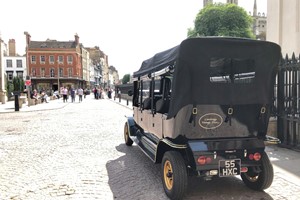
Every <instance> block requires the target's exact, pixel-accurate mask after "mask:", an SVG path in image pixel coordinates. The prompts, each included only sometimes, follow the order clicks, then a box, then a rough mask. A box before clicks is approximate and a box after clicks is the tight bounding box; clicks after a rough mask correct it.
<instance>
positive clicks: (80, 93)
mask: <svg viewBox="0 0 300 200" xmlns="http://www.w3.org/2000/svg"><path fill="white" fill-rule="evenodd" d="M77 94H78V96H79V103H80V102H82V95H83V89H82V88H81V87H80V88H79V89H78V92H77Z"/></svg>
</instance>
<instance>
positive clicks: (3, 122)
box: [0, 96, 300, 200]
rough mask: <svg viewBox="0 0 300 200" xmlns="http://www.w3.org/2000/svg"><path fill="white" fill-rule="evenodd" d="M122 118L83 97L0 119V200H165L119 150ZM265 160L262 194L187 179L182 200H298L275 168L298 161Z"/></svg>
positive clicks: (131, 156) (155, 179)
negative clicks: (269, 169) (266, 180)
mask: <svg viewBox="0 0 300 200" xmlns="http://www.w3.org/2000/svg"><path fill="white" fill-rule="evenodd" d="M77 100H78V99H77ZM125 115H132V111H131V110H130V109H129V108H128V107H126V106H124V105H120V104H119V103H117V102H114V101H113V100H107V99H103V100H94V99H93V98H92V97H91V96H88V97H87V99H84V100H83V102H82V103H78V102H76V103H68V105H67V106H65V107H63V108H61V109H56V110H47V111H34V112H14V113H0V200H17V199H20V200H21V199H22V200H42V199H51V200H52V199H53V200H54V199H63V200H65V199H74V200H77V199H105V200H106V199H107V200H112V199H120V200H123V199H124V200H127V199H128V200H129V199H130V200H138V199H141V200H142V199H147V200H148V199H150V200H151V199H158V200H160V199H161V200H164V199H168V198H167V197H166V195H165V193H164V191H163V186H162V183H161V177H160V165H158V164H157V165H156V164H153V163H152V162H151V161H150V159H148V158H147V157H146V156H145V155H144V154H143V153H142V151H141V150H140V149H139V148H138V147H137V146H136V145H133V146H132V147H127V146H126V145H125V144H124V139H123V126H124V123H125V120H126V119H125V117H124V116H125ZM267 152H268V154H269V156H270V159H271V161H272V162H273V164H274V171H275V178H274V182H273V185H272V186H271V187H270V188H269V189H267V190H266V191H265V192H257V191H252V190H250V189H248V188H247V187H246V186H245V185H244V184H243V182H242V180H241V179H240V178H239V177H232V178H218V179H214V180H212V181H208V182H205V181H203V180H200V179H192V180H191V181H190V187H189V191H188V193H187V196H186V199H188V200H196V199H197V200H198V199H203V200H207V199H208V200H209V199H211V200H213V199H224V200H227V199H230V200H250V199H251V200H252V199H255V200H256V199H257V200H282V199H289V200H296V199H300V181H299V180H300V179H299V177H298V176H296V175H295V174H293V173H291V172H288V171H289V169H284V166H282V162H285V161H284V160H285V159H287V156H283V155H285V154H283V153H284V152H287V153H289V154H288V156H290V157H288V160H289V161H290V160H291V159H294V160H295V159H298V161H299V160H300V159H299V158H300V153H298V152H291V151H290V150H284V152H283V153H282V151H281V149H280V148H278V147H275V148H273V147H268V148H267ZM299 166H300V163H299V162H298V163H297V165H295V164H294V168H295V169H294V170H295V171H297V170H298V172H299V171H300V170H299Z"/></svg>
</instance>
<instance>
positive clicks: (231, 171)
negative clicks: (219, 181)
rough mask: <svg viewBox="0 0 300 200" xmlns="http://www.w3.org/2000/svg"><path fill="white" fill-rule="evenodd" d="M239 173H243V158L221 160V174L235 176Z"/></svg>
mask: <svg viewBox="0 0 300 200" xmlns="http://www.w3.org/2000/svg"><path fill="white" fill-rule="evenodd" d="M239 174H241V159H233V160H220V161H219V176H235V175H239Z"/></svg>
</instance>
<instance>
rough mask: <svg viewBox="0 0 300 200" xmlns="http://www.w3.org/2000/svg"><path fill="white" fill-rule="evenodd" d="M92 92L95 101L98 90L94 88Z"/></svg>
mask: <svg viewBox="0 0 300 200" xmlns="http://www.w3.org/2000/svg"><path fill="white" fill-rule="evenodd" d="M93 92H94V96H95V99H98V90H97V88H96V87H95V88H94V90H93Z"/></svg>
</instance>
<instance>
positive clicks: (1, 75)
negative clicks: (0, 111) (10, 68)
mask: <svg viewBox="0 0 300 200" xmlns="http://www.w3.org/2000/svg"><path fill="white" fill-rule="evenodd" d="M5 55H7V45H6V44H5V43H4V41H3V40H2V38H1V36H0V101H1V103H2V104H5V103H6V101H7V96H6V88H5V79H6V77H5V70H4V64H3V57H4V56H5Z"/></svg>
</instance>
